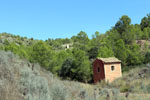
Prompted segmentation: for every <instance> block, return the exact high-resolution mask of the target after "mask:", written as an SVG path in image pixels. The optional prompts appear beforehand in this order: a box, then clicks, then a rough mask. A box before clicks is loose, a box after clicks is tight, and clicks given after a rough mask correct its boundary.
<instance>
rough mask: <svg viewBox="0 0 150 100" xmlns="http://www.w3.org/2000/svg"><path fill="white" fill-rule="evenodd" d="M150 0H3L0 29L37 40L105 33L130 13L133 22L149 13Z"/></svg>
mask: <svg viewBox="0 0 150 100" xmlns="http://www.w3.org/2000/svg"><path fill="white" fill-rule="evenodd" d="M149 5H150V0H0V32H8V33H12V34H16V35H20V36H26V37H29V38H30V37H33V38H35V39H43V40H45V39H47V38H66V37H68V38H70V37H71V36H73V35H76V34H77V33H79V32H80V31H81V30H83V31H85V32H86V33H87V34H88V36H89V37H91V35H92V34H94V33H95V31H99V32H100V33H105V31H106V30H109V29H111V27H112V26H114V25H115V23H116V22H117V21H118V20H119V18H120V17H121V16H122V15H128V16H129V17H130V18H131V19H132V24H135V23H138V24H139V23H140V21H141V19H142V18H143V17H144V16H146V14H148V13H150V6H149Z"/></svg>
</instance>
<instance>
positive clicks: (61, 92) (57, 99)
mask: <svg viewBox="0 0 150 100" xmlns="http://www.w3.org/2000/svg"><path fill="white" fill-rule="evenodd" d="M50 91H51V97H52V100H67V98H69V96H70V93H69V91H68V90H67V88H66V87H65V86H64V85H63V84H62V83H60V82H59V81H55V83H53V84H52V85H51V86H50Z"/></svg>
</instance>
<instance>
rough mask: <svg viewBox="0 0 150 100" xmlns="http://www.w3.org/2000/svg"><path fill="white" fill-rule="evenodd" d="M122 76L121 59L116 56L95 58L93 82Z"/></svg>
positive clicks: (109, 80) (112, 79) (108, 80)
mask: <svg viewBox="0 0 150 100" xmlns="http://www.w3.org/2000/svg"><path fill="white" fill-rule="evenodd" d="M119 77H122V71H121V61H120V60H118V59H117V58H114V57H111V58H97V59H96V60H95V61H94V63H93V79H94V83H97V82H99V81H101V80H105V81H106V82H110V83H111V82H112V81H114V80H115V79H117V78H119Z"/></svg>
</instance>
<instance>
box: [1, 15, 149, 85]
mask: <svg viewBox="0 0 150 100" xmlns="http://www.w3.org/2000/svg"><path fill="white" fill-rule="evenodd" d="M149 38H150V15H147V16H146V17H144V18H143V19H142V20H141V23H140V24H131V19H130V18H129V17H128V16H126V15H123V16H122V17H121V18H120V19H119V20H118V21H117V22H116V24H115V25H114V26H113V27H112V28H111V29H110V30H108V31H107V32H106V33H105V34H100V33H99V32H95V34H93V36H92V39H89V37H88V36H87V34H86V33H85V32H84V31H80V32H79V33H78V34H77V35H76V36H72V37H71V38H70V39H68V38H66V39H48V40H45V41H42V40H34V39H33V38H31V39H27V38H26V37H20V36H14V35H12V34H8V33H1V34H0V49H1V50H5V51H12V52H13V53H14V54H17V55H19V56H20V57H21V58H24V59H27V60H29V61H30V62H33V63H39V64H40V65H41V66H42V67H44V68H45V69H47V70H49V71H51V72H52V73H53V74H55V75H58V76H61V77H62V78H64V79H71V80H78V81H82V82H89V81H91V80H92V62H93V60H94V59H95V58H96V57H112V56H115V57H117V58H119V59H120V60H121V61H122V65H123V66H131V65H139V64H143V63H148V62H149V60H148V59H150V56H149V55H150V49H149V44H148V43H147V42H144V45H141V44H138V41H139V40H145V41H148V39H149ZM65 44H68V45H70V48H69V49H68V48H65V46H64V45H65Z"/></svg>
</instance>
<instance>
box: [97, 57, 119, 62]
mask: <svg viewBox="0 0 150 100" xmlns="http://www.w3.org/2000/svg"><path fill="white" fill-rule="evenodd" d="M97 59H99V60H101V61H103V62H104V63H114V62H120V63H121V60H119V59H117V58H115V57H109V58H99V57H98V58H97Z"/></svg>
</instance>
